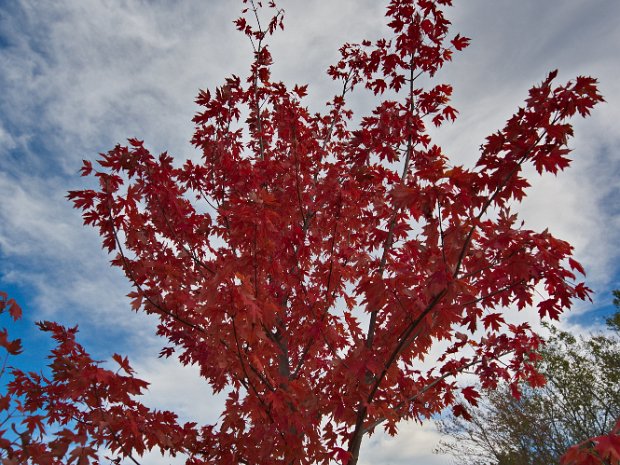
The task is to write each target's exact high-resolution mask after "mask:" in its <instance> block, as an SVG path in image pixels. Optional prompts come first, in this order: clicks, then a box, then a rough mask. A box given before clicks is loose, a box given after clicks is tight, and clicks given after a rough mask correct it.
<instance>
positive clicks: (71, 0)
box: [0, 0, 620, 465]
mask: <svg viewBox="0 0 620 465" xmlns="http://www.w3.org/2000/svg"><path fill="white" fill-rule="evenodd" d="M280 3H281V6H282V7H283V8H284V9H285V10H286V17H285V31H284V32H281V33H279V34H278V35H277V36H276V37H275V38H274V40H273V42H272V53H273V55H274V58H275V61H276V65H275V66H274V74H275V76H274V78H275V79H281V80H283V81H285V82H286V83H289V84H292V83H300V84H309V93H310V95H309V99H308V102H309V105H310V106H311V108H312V109H313V110H315V111H318V110H321V109H322V107H321V105H322V102H324V101H326V100H327V99H329V98H330V97H331V96H332V95H333V94H335V93H337V92H338V90H339V89H338V88H339V84H338V83H334V82H332V81H331V80H330V79H329V78H328V77H327V76H326V74H325V70H326V69H327V67H328V66H329V65H330V64H332V63H334V62H335V61H336V60H337V58H338V53H337V50H338V48H339V47H340V45H341V44H342V43H344V42H346V41H348V42H358V41H360V40H362V39H364V38H369V39H374V38H377V37H378V36H379V35H380V34H381V32H382V31H383V30H385V26H384V18H383V12H384V8H385V2H382V1H380V0H332V1H327V0H288V1H287V0H282V1H281V2H280ZM455 3H456V6H455V8H453V9H451V11H450V13H449V17H450V18H451V20H452V21H453V23H454V29H453V31H454V32H455V33H456V32H461V33H462V34H463V35H466V36H468V37H470V38H472V45H471V46H470V47H469V48H468V49H466V50H465V52H463V53H460V54H457V55H456V56H455V62H454V63H453V64H450V65H448V66H447V68H446V69H445V70H443V71H442V72H440V73H439V75H438V79H439V80H442V81H444V82H449V83H451V84H453V85H454V89H455V95H454V104H455V106H456V107H457V108H458V109H459V110H460V112H461V116H460V118H459V119H458V120H457V122H456V123H454V124H453V125H451V126H446V127H444V128H442V129H441V131H440V132H438V133H437V140H438V141H439V143H440V144H441V145H442V146H443V148H444V150H445V152H446V153H447V154H448V155H449V156H450V157H452V159H453V160H454V161H455V162H457V163H466V164H471V163H472V162H473V160H475V158H476V156H477V153H478V152H477V148H478V146H479V145H480V144H481V143H482V142H483V140H484V137H485V136H486V135H488V134H490V133H491V132H493V131H494V130H496V129H498V128H500V127H502V126H503V123H504V122H505V120H506V119H507V118H508V117H510V115H512V113H513V112H514V111H515V110H516V108H517V106H518V105H519V104H520V103H521V102H522V101H523V99H524V98H525V97H526V95H527V90H528V89H529V88H530V87H531V85H532V84H534V83H538V82H540V81H542V79H544V77H545V76H546V74H547V73H548V72H549V71H550V70H552V69H555V68H558V69H559V70H560V75H559V81H565V80H568V79H570V78H573V77H575V76H576V75H579V74H582V75H592V76H595V77H597V78H598V79H599V80H600V88H601V92H602V93H603V95H604V96H605V99H606V100H607V103H605V104H602V105H599V106H598V107H597V108H595V110H594V113H593V116H592V117H591V118H589V119H588V120H579V121H577V122H576V124H575V133H576V138H575V139H574V140H573V141H572V142H571V144H570V146H571V147H572V148H573V149H574V152H573V154H572V158H573V159H574V163H573V165H572V167H571V168H570V169H569V170H568V171H567V172H564V173H560V175H559V176H557V177H555V176H552V175H548V176H544V177H542V178H541V177H533V178H532V185H533V187H532V188H531V189H530V191H529V196H528V199H527V201H526V202H525V203H524V204H523V207H522V209H521V214H522V215H523V217H524V219H525V220H526V225H527V226H528V227H530V228H531V229H539V230H542V229H544V228H545V227H549V229H550V231H551V232H552V233H553V234H555V235H556V236H558V237H560V238H562V239H565V240H568V241H569V242H571V243H572V244H573V245H574V246H575V249H576V251H575V255H576V257H577V258H578V259H579V260H580V261H581V262H582V263H583V264H584V266H585V268H586V270H587V272H588V280H587V281H588V284H589V285H590V287H592V288H593V289H594V290H595V291H596V294H595V296H594V303H593V304H583V303H580V304H578V305H576V306H575V308H574V309H573V310H572V311H571V312H570V313H569V314H567V315H565V316H564V317H563V319H562V321H561V324H562V325H563V326H564V327H565V328H570V329H572V330H575V331H589V330H592V329H596V328H599V327H600V326H601V325H602V322H603V321H604V316H605V315H606V314H608V313H609V312H611V306H610V301H611V290H612V289H615V288H620V267H619V266H618V258H619V252H618V246H617V245H618V239H619V231H620V202H619V201H618V200H617V199H619V198H620V183H619V181H618V179H619V174H620V163H619V160H620V154H619V147H620V125H619V124H618V122H619V121H620V79H619V77H620V60H618V49H619V48H620V28H619V27H618V25H617V20H618V18H620V2H619V1H617V0H588V1H586V0H544V1H541V0H519V1H509V0H467V1H455ZM240 4H241V2H235V1H232V0H176V1H174V2H171V1H164V0H55V1H53V2H52V1H41V0H5V1H0V260H1V263H2V266H1V267H0V290H1V289H4V290H7V291H9V292H10V293H11V294H12V295H13V296H15V297H16V298H17V299H18V300H19V301H20V303H21V304H22V306H23V307H24V309H25V318H24V320H23V321H22V322H20V323H19V325H18V327H17V329H16V331H17V332H19V333H20V334H21V335H22V337H24V338H25V339H26V345H27V347H28V348H29V350H27V351H26V353H25V354H24V355H23V357H22V358H23V361H24V363H27V364H30V365H32V366H34V365H35V364H37V363H40V362H41V360H42V357H43V354H44V349H45V347H46V345H47V342H46V339H45V337H43V336H41V335H39V334H38V333H37V332H36V331H35V330H34V329H33V326H32V323H33V321H37V320H41V319H54V320H57V321H60V322H62V323H63V324H68V325H75V324H79V325H80V328H81V341H82V343H84V345H86V347H87V348H88V349H89V350H90V351H91V353H93V354H94V355H95V356H96V357H97V358H100V359H106V358H108V357H109V356H110V355H111V353H113V352H120V353H125V354H128V355H129V356H130V359H131V360H132V361H133V364H134V366H135V367H136V368H138V372H139V373H138V374H139V376H140V377H142V378H144V379H147V380H148V381H151V382H152V387H151V389H150V391H149V393H148V395H147V403H148V404H149V405H152V406H158V407H161V408H170V409H174V410H176V411H177V412H178V413H179V414H180V415H181V416H186V417H187V418H193V419H197V420H204V421H215V420H216V418H217V415H218V412H219V409H220V406H221V404H220V399H218V398H213V397H212V396H211V395H210V392H209V389H208V387H207V386H206V385H204V384H201V383H200V380H199V379H198V377H197V375H196V373H195V371H194V370H193V369H191V368H180V367H178V366H175V364H174V362H173V361H167V362H166V361H161V360H158V359H157V358H156V354H157V353H158V351H159V349H160V348H161V346H162V343H161V342H159V341H157V340H155V339H154V337H153V336H152V334H153V332H154V327H155V322H154V321H153V320H152V319H149V318H147V317H146V316H143V315H136V314H134V313H132V312H131V311H130V310H129V304H128V299H127V298H126V297H125V295H126V294H127V292H129V286H128V284H127V282H126V280H125V279H124V278H123V277H122V276H121V274H120V271H119V270H117V269H111V268H110V266H109V264H108V260H109V257H108V256H107V255H106V254H105V253H104V252H103V251H102V250H101V248H100V241H99V238H98V236H97V235H96V233H95V232H94V231H93V230H91V229H86V228H84V227H83V226H82V220H81V218H80V215H79V212H78V211H75V210H73V209H72V208H71V205H70V204H69V203H68V202H67V201H66V200H65V198H64V197H65V195H66V192H67V191H68V190H71V189H81V188H84V187H86V182H87V181H85V180H84V179H82V178H80V177H79V173H78V170H79V168H80V165H81V159H83V158H86V159H91V160H92V159H94V158H95V157H96V156H97V154H98V153H99V152H105V151H107V150H109V149H111V148H112V147H113V146H114V145H115V144H116V143H118V142H124V141H125V140H126V139H127V138H129V137H137V138H139V139H144V140H145V141H146V144H147V146H148V147H149V148H151V149H152V152H153V153H158V152H161V151H164V150H168V151H169V152H170V153H171V154H173V155H175V156H177V157H180V158H181V159H182V158H184V157H186V156H188V155H190V154H192V153H194V150H193V148H192V147H191V145H190V144H189V142H188V141H189V139H190V137H191V135H192V133H193V126H192V123H191V118H192V116H193V114H194V113H195V112H196V110H197V107H196V106H195V104H194V103H193V101H194V97H195V95H196V94H197V91H198V89H199V88H203V89H206V88H211V89H212V88H213V87H214V86H216V85H218V84H220V83H221V82H222V81H223V80H224V78H225V77H226V76H228V75H230V74H231V73H235V74H240V75H244V73H245V72H246V70H247V69H248V65H249V61H248V60H249V58H250V55H251V47H250V44H249V43H248V41H247V39H246V38H245V37H244V36H242V35H241V34H239V33H237V32H236V31H234V27H233V26H232V23H231V22H232V21H233V20H234V19H235V18H236V17H237V16H238V13H239V10H240V8H241V6H240ZM369 97H370V96H369V95H366V94H363V93H362V94H359V95H358V96H357V97H354V98H356V99H357V100H355V101H354V102H352V106H353V108H354V109H356V110H364V109H367V108H368V105H369V102H370V99H369ZM437 438H438V435H437V433H436V432H435V431H434V429H433V428H432V426H429V425H425V426H423V427H421V426H418V425H403V427H402V428H401V433H400V435H399V437H398V438H396V439H387V438H385V437H383V436H382V435H380V434H378V435H375V436H373V437H372V438H371V439H370V440H366V443H365V446H364V450H363V452H362V455H363V461H361V462H362V463H364V464H370V463H376V464H393V465H397V464H404V463H416V464H429V465H440V464H448V463H452V462H451V459H450V458H448V457H441V456H434V455H432V454H431V451H432V449H433V447H434V446H435V445H436V442H437ZM150 463H166V462H161V461H160V460H157V459H156V458H152V460H151V462H150Z"/></svg>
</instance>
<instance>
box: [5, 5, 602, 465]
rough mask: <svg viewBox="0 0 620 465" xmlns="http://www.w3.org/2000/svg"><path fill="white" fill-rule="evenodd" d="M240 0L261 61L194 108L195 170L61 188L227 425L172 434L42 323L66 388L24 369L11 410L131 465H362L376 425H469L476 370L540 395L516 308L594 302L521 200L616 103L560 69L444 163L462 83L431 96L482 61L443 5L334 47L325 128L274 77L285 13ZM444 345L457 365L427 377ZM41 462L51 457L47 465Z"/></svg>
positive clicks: (140, 169) (87, 170)
mask: <svg viewBox="0 0 620 465" xmlns="http://www.w3.org/2000/svg"><path fill="white" fill-rule="evenodd" d="M244 3H246V4H248V8H247V9H246V10H244V13H245V16H244V17H242V18H241V19H239V20H238V21H236V26H237V28H238V29H239V30H240V31H242V32H243V33H244V34H246V35H247V36H248V37H249V38H250V40H251V42H252V46H253V47H254V52H255V54H254V60H253V63H252V65H251V68H250V73H249V76H248V77H247V78H246V79H245V80H242V79H241V78H239V77H237V76H232V77H230V78H228V79H227V80H226V81H225V83H224V84H223V85H222V86H220V87H218V88H217V89H216V90H215V92H211V91H201V92H200V94H199V95H198V98H197V103H198V104H199V105H200V106H201V107H202V108H201V111H200V112H199V113H198V114H197V115H196V116H195V118H194V122H195V124H196V131H195V134H194V137H193V139H192V142H193V144H194V145H195V146H196V147H197V149H198V150H199V151H200V157H199V158H198V159H196V160H194V159H192V160H187V161H186V162H185V163H184V164H182V165H181V164H175V162H174V160H173V158H172V157H171V156H169V155H168V154H166V153H164V154H161V155H159V156H154V155H152V154H151V153H150V152H149V151H148V149H147V148H146V147H145V146H144V144H143V143H142V142H141V141H139V140H136V139H131V140H130V141H129V145H128V146H120V145H119V146H117V147H115V148H114V149H113V150H111V151H110V152H108V153H106V154H102V156H101V158H100V159H99V160H98V162H97V164H98V166H97V167H96V168H95V167H93V165H92V164H91V163H90V162H84V167H83V175H85V176H90V175H93V174H94V176H95V177H96V179H98V182H99V189H98V190H84V191H75V192H71V193H70V194H69V198H70V199H71V200H73V202H74V204H75V206H76V207H77V208H79V209H81V210H82V211H83V216H84V220H85V223H86V224H88V225H91V226H94V227H96V228H97V229H98V230H99V232H100V234H101V236H102V240H103V245H104V247H106V248H107V249H108V250H110V251H111V252H115V253H116V256H115V258H114V259H113V264H114V265H115V266H118V267H120V268H122V269H123V270H124V272H125V274H126V276H127V277H128V279H129V280H130V281H131V283H132V284H133V286H134V288H135V290H134V291H133V292H132V293H131V298H132V306H133V308H134V309H135V310H139V309H142V310H143V311H145V312H147V313H149V314H153V315H157V317H158V318H159V320H160V325H159V327H158V334H159V335H160V336H162V337H164V338H165V339H167V340H168V341H169V342H170V346H168V347H165V348H164V349H163V351H162V355H164V356H170V355H171V354H173V353H174V352H175V351H176V352H178V353H179V359H180V361H181V363H183V364H193V365H197V366H198V367H199V368H200V374H201V375H202V376H203V377H204V378H205V380H206V381H207V382H208V383H209V385H210V386H211V388H212V389H213V390H214V391H216V392H217V391H222V390H224V389H226V390H227V392H228V400H227V401H226V406H225V409H224V410H223V412H222V415H221V417H220V420H219V421H218V423H217V424H216V425H210V426H205V427H203V428H200V429H198V428H197V427H196V426H195V425H185V426H179V425H177V424H176V419H175V417H174V416H173V415H172V414H169V413H158V412H151V411H149V410H148V409H146V408H144V407H143V406H142V405H141V404H139V403H137V402H136V401H135V400H134V395H136V394H139V391H140V390H141V389H142V388H143V387H144V384H142V383H141V382H140V381H138V380H136V379H134V378H132V377H131V376H124V377H121V376H120V375H118V374H114V373H111V372H109V371H105V370H103V369H102V368H99V367H98V366H97V364H95V363H94V362H93V361H92V360H90V358H88V356H87V355H86V354H85V353H84V352H83V349H82V348H81V347H80V346H78V345H77V344H76V343H75V341H74V339H73V334H74V332H73V331H72V330H66V329H63V328H60V327H58V326H55V325H53V324H51V323H47V324H45V325H44V326H43V328H44V329H46V330H50V331H52V333H53V335H54V337H55V338H57V339H58V341H59V344H60V345H59V349H58V350H57V351H56V352H55V354H54V355H53V357H55V358H54V360H55V362H54V363H53V365H52V366H53V368H54V370H55V371H54V373H55V375H54V378H53V379H51V380H47V379H41V378H37V377H36V376H34V375H32V374H31V375H23V374H20V373H17V375H16V381H15V382H14V383H13V384H12V385H11V386H12V387H11V393H12V395H18V396H22V397H23V398H24V399H25V401H24V402H23V403H22V404H20V408H21V409H22V410H23V411H24V412H26V415H28V412H34V410H32V409H37V410H42V411H43V412H44V413H43V414H42V415H43V418H42V419H41V421H47V422H50V421H55V422H60V423H61V424H67V425H68V424H70V425H71V426H72V428H71V431H74V433H75V434H76V436H67V437H68V438H69V440H70V441H73V442H76V443H78V444H80V446H79V447H82V449H80V450H81V451H85V452H84V454H83V455H81V456H80V457H85V458H84V459H83V462H82V463H86V462H87V461H88V456H89V454H90V453H91V451H93V450H94V449H95V448H96V447H98V446H102V445H103V446H105V447H108V448H110V449H112V450H113V451H115V452H117V453H118V454H119V457H132V458H133V457H134V456H133V455H132V454H138V455H140V454H141V453H142V452H143V451H144V450H150V449H152V448H153V447H155V446H157V447H159V448H161V449H163V450H168V451H171V452H177V453H183V454H186V455H187V457H188V462H187V463H190V464H194V463H196V464H198V463H212V462H213V463H216V462H217V463H221V464H239V463H252V464H262V463H270V464H277V463H282V464H285V463H286V464H289V463H295V464H310V463H313V464H314V463H321V464H327V463H329V462H330V460H332V459H336V460H339V461H340V462H343V463H348V464H350V465H353V464H355V463H356V462H357V458H358V455H359V448H360V445H361V442H362V439H363V437H364V436H365V435H367V434H369V433H372V432H373V431H374V429H375V428H376V427H377V426H378V425H381V424H382V425H383V426H384V427H385V428H386V430H387V431H388V432H389V433H390V434H394V433H395V432H396V425H397V423H398V422H399V421H401V420H407V419H418V420H421V419H424V418H428V417H429V416H431V415H433V414H436V413H438V412H440V411H442V410H443V409H444V408H446V407H453V408H454V410H455V412H457V413H458V414H462V415H465V416H467V415H468V411H467V409H466V408H465V406H463V405H458V404H457V405H455V403H456V401H455V399H456V398H457V394H458V393H459V392H462V393H463V395H464V398H465V399H466V400H467V401H468V402H469V403H470V404H474V405H475V404H476V402H477V398H478V396H479V395H478V393H477V392H476V390H475V389H474V388H472V387H462V386H460V385H459V384H458V382H457V378H458V375H459V374H460V373H462V372H464V371H467V372H468V373H473V374H474V375H476V376H477V377H478V378H479V380H480V381H481V383H482V385H483V386H484V387H485V388H487V387H493V386H495V385H496V384H497V383H498V381H499V380H500V379H504V380H509V381H510V382H512V383H513V384H514V386H515V395H518V390H517V388H516V386H517V384H518V383H519V382H521V381H524V380H525V381H528V382H530V383H531V384H532V385H539V384H540V383H542V382H544V380H541V378H540V375H538V373H537V372H536V370H535V362H536V360H537V356H536V353H535V352H536V350H537V348H538V345H539V343H540V339H539V338H538V336H537V335H536V334H535V333H533V332H532V331H531V330H530V328H529V326H528V325H527V324H522V325H513V324H508V323H507V322H506V318H505V313H506V312H507V311H508V310H509V309H510V308H515V309H517V310H521V309H524V308H526V307H529V306H532V305H537V306H538V310H539V313H540V315H541V317H545V316H548V317H551V318H557V317H558V315H559V314H560V313H561V312H562V311H563V310H564V309H566V308H568V307H569V306H570V305H571V300H572V299H574V298H579V299H585V298H587V297H588V289H587V288H586V287H585V286H584V284H583V283H577V282H574V281H575V279H576V278H575V275H574V273H573V270H576V271H579V272H581V273H583V270H582V268H581V266H580V265H579V264H578V263H577V262H576V261H574V260H573V259H572V258H570V257H571V251H572V248H571V246H570V245H569V244H568V243H566V242H564V241H561V240H559V239H556V238H555V237H553V236H552V235H551V234H550V233H549V232H548V231H543V232H534V231H530V230H527V229H525V228H524V227H523V225H522V224H519V221H518V218H517V215H516V214H514V213H512V212H511V207H512V206H513V205H514V204H515V203H518V202H519V201H520V200H521V199H522V198H523V197H524V195H525V188H526V187H527V186H528V182H527V180H526V179H525V178H524V176H523V168H524V166H525V165H526V164H533V165H534V166H535V167H536V169H537V170H538V171H539V172H541V173H542V172H551V173H556V172H557V171H559V170H562V169H564V168H565V167H566V166H568V164H569V160H568V158H566V154H567V153H568V149H567V141H568V139H569V138H570V137H571V136H572V128H571V125H570V124H569V123H568V120H569V119H570V118H571V117H572V116H574V115H575V114H577V113H578V114H580V115H582V116H585V115H587V114H588V113H589V111H590V109H591V108H592V107H593V106H594V105H595V104H596V103H597V102H599V101H601V100H602V98H601V96H600V95H599V94H598V92H597V90H596V81H595V80H594V79H592V78H586V77H579V78H577V79H575V80H574V81H570V82H568V83H567V84H564V85H557V84H554V78H555V77H556V73H555V72H553V73H551V74H550V75H549V76H548V78H547V79H545V80H544V81H543V82H542V83H541V84H540V85H538V86H536V87H534V88H532V90H531V91H530V95H529V98H528V99H527V100H526V102H525V106H524V107H523V108H521V109H519V110H518V112H517V113H516V114H515V115H514V116H513V117H512V118H511V119H510V120H509V121H508V122H507V124H506V126H505V127H504V128H503V129H502V130H500V131H498V132H497V133H495V134H493V135H492V136H490V137H489V138H487V141H486V143H485V144H484V145H483V146H482V147H481V155H480V158H479V161H478V163H477V165H476V166H475V167H474V168H472V169H468V168H465V167H463V166H452V165H451V164H450V163H449V160H448V158H447V157H446V155H445V154H444V153H443V152H442V150H441V149H440V148H439V147H438V146H436V145H434V144H432V141H431V138H430V136H429V134H428V132H427V126H428V124H434V125H437V126H440V125H441V124H443V123H444V122H445V121H446V120H454V119H455V118H456V115H457V112H456V110H455V109H454V108H452V107H451V106H450V105H449V99H450V94H451V92H452V87H451V86H449V85H447V84H443V83H440V84H436V85H433V86H431V87H430V88H428V89H425V88H423V87H422V86H420V85H418V78H419V77H420V76H423V75H426V76H427V77H428V78H429V80H430V82H432V79H430V78H433V77H434V76H435V73H436V72H437V70H438V69H439V68H441V67H442V66H443V65H444V64H445V63H446V62H447V61H449V60H450V59H451V58H452V56H453V53H454V52H455V51H458V50H461V49H463V48H465V47H466V46H467V44H468V39H466V38H464V37H461V36H459V35H457V36H454V37H451V38H450V37H449V35H448V33H449V31H448V26H449V21H448V20H447V19H446V17H445V16H444V12H443V10H442V8H443V7H445V6H448V5H450V4H451V1H450V0H415V1H414V0H391V1H390V2H389V4H388V8H387V17H388V20H389V27H390V28H391V29H392V32H393V38H392V39H390V40H388V39H380V40H377V41H376V42H375V43H372V42H370V41H364V42H362V43H361V44H359V45H353V44H346V45H344V46H343V47H342V48H341V55H342V58H341V60H340V61H339V62H338V63H337V64H336V65H334V66H333V67H331V68H330V69H329V71H328V73H329V75H330V76H331V77H332V78H333V79H335V80H339V81H341V82H342V92H341V93H340V94H339V95H337V96H336V97H334V98H333V99H332V100H331V101H330V102H328V103H327V111H326V113H325V114H311V113H310V112H309V111H308V109H307V107H306V106H304V105H303V104H302V103H301V100H302V99H303V98H304V96H305V95H306V92H307V89H306V86H295V87H294V88H293V89H292V90H290V89H288V88H287V87H286V86H285V85H284V84H283V83H282V82H277V81H274V80H272V78H271V70H270V69H271V64H272V57H271V55H270V52H269V48H268V45H267V43H266V40H267V39H268V38H269V36H270V35H271V34H272V33H274V32H275V30H276V29H277V28H278V27H281V26H282V11H281V10H278V9H277V7H276V5H275V4H274V3H273V2H270V4H269V5H268V8H270V9H272V10H273V11H274V13H273V16H272V19H271V21H270V22H269V23H268V26H265V27H263V26H261V22H260V16H261V15H260V12H261V5H260V4H258V3H257V4H255V3H254V2H253V1H251V0H250V1H249V2H248V1H247V0H245V1H244ZM247 16H249V18H247ZM360 86H363V87H365V88H367V89H370V90H371V91H373V92H374V94H375V95H376V98H377V99H378V103H377V105H376V107H375V109H374V110H373V111H372V113H371V114H370V115H369V116H365V117H362V118H361V119H360V123H359V124H358V125H354V124H353V123H351V119H352V117H353V113H352V111H351V110H350V109H349V108H348V107H347V98H348V96H349V95H350V94H351V93H352V92H353V91H354V90H355V89H356V88H358V87H360ZM358 91H359V89H358ZM351 126H355V127H353V128H352V127H351ZM536 293H539V294H544V295H545V296H544V298H543V299H542V300H540V301H539V302H537V303H535V300H534V296H535V294H536ZM437 342H442V343H443V345H444V346H447V349H446V350H445V351H443V352H442V353H441V355H440V356H439V357H438V358H437V359H436V360H435V361H434V363H433V367H432V368H431V369H426V368H423V366H424V365H423V364H422V363H421V361H423V360H425V358H426V359H428V358H431V357H432V353H433V352H431V349H433V347H436V343H437ZM120 363H121V366H123V367H126V361H124V360H122V359H121V361H120ZM104 404H105V405H104ZM29 409H31V410H29ZM56 412H61V413H56ZM33 415H34V414H33ZM30 418H32V416H31V417H30ZM95 419H97V420H95ZM28 421H33V420H28ZM39 424H41V423H39ZM37 428H38V426H37V425H35V428H34V429H33V430H32V431H30V429H28V431H29V433H32V432H34V430H35V429H37ZM41 429H42V428H41ZM63 431H64V430H63ZM74 433H68V432H67V433H63V434H65V435H69V434H74ZM64 437H65V436H63V438H64ZM63 440H65V439H63ZM89 441H90V442H89ZM38 444H42V443H38ZM49 447H51V446H49ZM85 448H90V449H85ZM61 452H62V451H61ZM24 453H26V452H24ZM45 453H47V454H48V456H49V454H52V455H51V456H52V457H55V456H54V455H53V452H45ZM45 453H44V452H41V453H40V454H39V455H38V456H37V457H39V458H38V459H36V460H39V462H36V463H56V462H53V460H55V459H54V458H52V459H50V460H52V461H50V462H44V461H43V459H41V458H40V457H47V456H46V455H45ZM80 453H81V452H80ZM30 457H35V454H31V455H30ZM33 460H35V459H33Z"/></svg>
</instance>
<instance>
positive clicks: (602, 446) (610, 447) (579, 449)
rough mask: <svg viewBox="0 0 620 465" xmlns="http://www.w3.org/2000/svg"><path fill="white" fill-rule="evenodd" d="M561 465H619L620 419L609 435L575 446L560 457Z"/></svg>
mask: <svg viewBox="0 0 620 465" xmlns="http://www.w3.org/2000/svg"><path fill="white" fill-rule="evenodd" d="M561 463H562V465H601V464H605V465H620V419H619V420H618V422H617V423H616V426H615V427H614V429H613V430H612V431H610V432H609V434H603V435H601V436H596V437H594V438H590V439H588V440H586V441H583V442H582V443H580V444H576V445H574V446H573V447H571V448H570V449H568V451H566V454H564V456H563V457H562V461H561Z"/></svg>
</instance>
